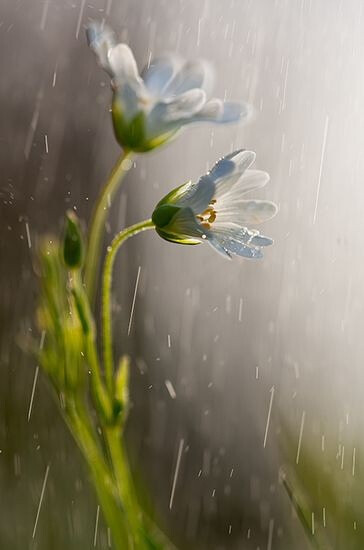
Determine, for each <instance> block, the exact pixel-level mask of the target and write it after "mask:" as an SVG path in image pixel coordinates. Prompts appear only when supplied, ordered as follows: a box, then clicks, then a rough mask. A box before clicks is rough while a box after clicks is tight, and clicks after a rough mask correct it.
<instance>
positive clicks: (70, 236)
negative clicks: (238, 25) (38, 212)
mask: <svg viewBox="0 0 364 550" xmlns="http://www.w3.org/2000/svg"><path fill="white" fill-rule="evenodd" d="M83 256H84V243H83V237H82V231H81V226H80V222H79V220H78V218H77V216H76V214H75V213H74V212H73V211H72V210H68V211H67V213H66V224H65V231H64V238H63V259H64V263H65V264H66V266H67V267H69V268H70V269H79V268H80V267H82V264H83Z"/></svg>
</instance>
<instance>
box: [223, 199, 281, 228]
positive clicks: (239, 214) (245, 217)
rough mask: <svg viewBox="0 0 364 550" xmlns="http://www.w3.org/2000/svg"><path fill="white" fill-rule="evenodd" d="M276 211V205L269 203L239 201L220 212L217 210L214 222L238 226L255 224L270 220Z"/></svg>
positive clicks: (262, 201)
mask: <svg viewBox="0 0 364 550" xmlns="http://www.w3.org/2000/svg"><path fill="white" fill-rule="evenodd" d="M277 211H278V208H277V205H276V204H275V203H274V202H271V201H265V200H240V201H236V202H235V203H231V204H230V205H229V206H226V207H225V208H223V209H221V210H220V208H219V209H218V212H217V216H216V220H218V221H219V222H220V223H225V222H232V223H236V224H239V225H249V224H257V223H261V222H265V221H267V220H270V219H271V218H273V217H274V216H275V215H276V213H277Z"/></svg>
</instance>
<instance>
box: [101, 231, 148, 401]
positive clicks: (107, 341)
mask: <svg viewBox="0 0 364 550" xmlns="http://www.w3.org/2000/svg"><path fill="white" fill-rule="evenodd" d="M153 227H154V223H153V222H152V220H145V221H143V222H140V223H136V224H135V225H132V226H130V227H128V228H127V229H124V230H123V231H121V232H120V233H118V234H117V235H116V237H114V239H113V241H112V243H111V245H110V246H109V247H108V249H107V254H106V258H105V263H104V271H103V277H102V331H103V357H104V368H105V378H106V386H107V389H108V390H109V392H110V395H113V394H114V378H113V352H112V327H111V283H112V269H113V265H114V261H115V257H116V254H117V252H118V250H119V248H120V246H121V245H122V244H123V243H124V242H125V241H126V240H127V239H128V238H129V237H132V236H133V235H136V234H137V233H140V232H141V231H145V230H147V229H152V228H153Z"/></svg>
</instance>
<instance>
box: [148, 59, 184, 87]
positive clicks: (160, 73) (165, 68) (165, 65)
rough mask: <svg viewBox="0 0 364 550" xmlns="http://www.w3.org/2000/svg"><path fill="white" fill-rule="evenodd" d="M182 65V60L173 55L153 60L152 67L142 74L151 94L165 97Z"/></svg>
mask: <svg viewBox="0 0 364 550" xmlns="http://www.w3.org/2000/svg"><path fill="white" fill-rule="evenodd" d="M181 64H182V62H181V60H180V59H179V58H178V57H177V56H172V55H169V56H165V57H160V58H157V59H153V60H152V62H151V64H150V66H149V67H146V68H145V69H144V70H143V73H142V77H143V80H144V82H145V85H146V87H147V88H148V90H149V92H150V93H151V94H153V95H155V96H163V94H164V92H165V89H166V87H167V86H168V84H169V82H170V81H171V80H172V78H173V77H174V76H175V74H176V73H177V71H178V69H179V68H180V66H181Z"/></svg>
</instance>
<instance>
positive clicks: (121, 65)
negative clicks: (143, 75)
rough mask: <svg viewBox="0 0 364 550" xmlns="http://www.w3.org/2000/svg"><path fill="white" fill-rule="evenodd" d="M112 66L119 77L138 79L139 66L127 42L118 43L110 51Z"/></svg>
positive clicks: (109, 56) (109, 57) (115, 74)
mask: <svg viewBox="0 0 364 550" xmlns="http://www.w3.org/2000/svg"><path fill="white" fill-rule="evenodd" d="M108 59H109V64H110V67H111V69H112V71H113V74H114V76H115V77H116V78H117V79H118V78H120V79H131V80H138V79H139V74H138V67H137V64H136V61H135V58H134V55H133V52H132V51H131V49H130V48H129V46H127V44H117V46H115V47H114V48H111V49H110V50H109V53H108Z"/></svg>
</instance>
